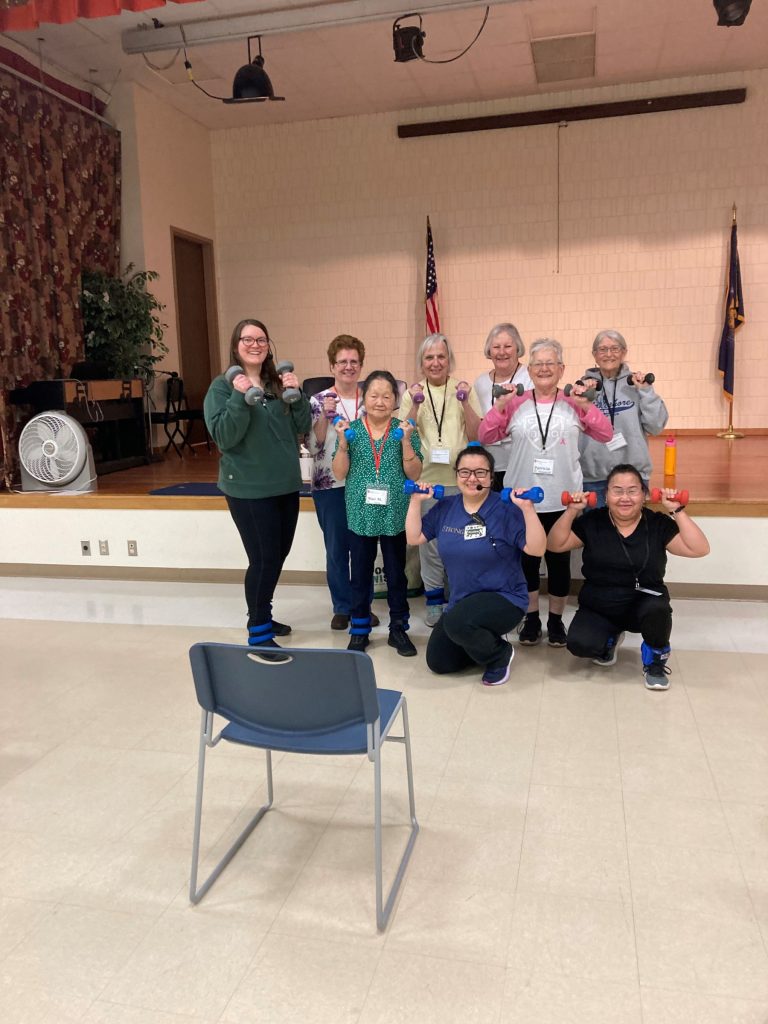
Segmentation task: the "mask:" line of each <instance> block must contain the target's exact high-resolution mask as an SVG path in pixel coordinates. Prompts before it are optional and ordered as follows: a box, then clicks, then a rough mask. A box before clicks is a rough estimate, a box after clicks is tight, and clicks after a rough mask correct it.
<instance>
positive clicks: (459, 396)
mask: <svg viewBox="0 0 768 1024" xmlns="http://www.w3.org/2000/svg"><path fill="white" fill-rule="evenodd" d="M468 398H469V384H468V383H467V382H466V381H465V380H460V381H459V386H458V387H457V388H456V400H457V401H459V402H466V400H467V399H468Z"/></svg>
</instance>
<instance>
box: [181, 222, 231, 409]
mask: <svg viewBox="0 0 768 1024" xmlns="http://www.w3.org/2000/svg"><path fill="white" fill-rule="evenodd" d="M171 238H172V241H173V279H174V288H175V293H176V324H177V331H178V341H179V373H180V374H181V376H182V377H183V379H184V390H185V392H186V394H187V399H188V401H189V406H190V408H192V409H200V408H202V405H203V399H204V398H205V395H206V392H207V391H208V387H209V385H210V383H211V380H212V378H213V377H215V376H216V374H217V373H219V370H220V367H219V363H220V362H221V355H220V353H219V338H218V316H217V311H216V285H215V275H214V264H213V242H212V241H211V240H210V239H209V238H200V237H199V236H198V235H192V234H189V233H188V232H185V231H180V230H178V229H177V228H171Z"/></svg>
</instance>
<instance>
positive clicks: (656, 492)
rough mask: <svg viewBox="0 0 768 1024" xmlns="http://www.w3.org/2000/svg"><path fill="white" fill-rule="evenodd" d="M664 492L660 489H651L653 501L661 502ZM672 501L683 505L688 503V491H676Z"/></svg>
mask: <svg viewBox="0 0 768 1024" xmlns="http://www.w3.org/2000/svg"><path fill="white" fill-rule="evenodd" d="M662 493H663V492H662V491H661V489H660V488H658V487H652V488H651V501H661V495H662ZM672 501H679V502H680V503H681V505H686V504H687V503H688V491H675V493H674V494H673V495H672Z"/></svg>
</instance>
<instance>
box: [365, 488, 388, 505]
mask: <svg viewBox="0 0 768 1024" xmlns="http://www.w3.org/2000/svg"><path fill="white" fill-rule="evenodd" d="M365 504H366V505H388V504H389V488H388V487H366V488H365Z"/></svg>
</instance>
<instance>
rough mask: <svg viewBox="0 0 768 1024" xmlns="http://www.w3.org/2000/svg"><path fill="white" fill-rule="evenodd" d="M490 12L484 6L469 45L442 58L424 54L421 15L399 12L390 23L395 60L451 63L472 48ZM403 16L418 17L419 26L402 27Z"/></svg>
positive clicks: (424, 34)
mask: <svg viewBox="0 0 768 1024" xmlns="http://www.w3.org/2000/svg"><path fill="white" fill-rule="evenodd" d="M490 13H491V8H490V7H486V8H485V14H484V15H483V21H482V24H481V25H480V28H479V29H478V30H477V34H476V35H475V38H474V39H473V40H472V42H471V43H470V44H469V46H465V47H464V49H463V50H462V51H461V53H457V54H455V55H454V56H453V57H446V58H445V59H444V60H430V59H429V58H428V57H425V56H424V53H423V46H424V40H425V39H426V36H427V33H426V32H425V31H424V30H423V29H422V27H421V15H420V14H419V13H418V11H415V12H414V13H413V14H401V15H400V17H399V18H396V19H395V21H394V22H393V24H392V45H393V47H394V50H395V62H396V63H397V64H402V63H404V62H405V61H407V60H416V59H418V60H423V61H424V63H425V64H452V63H453V62H454V61H455V60H458V59H459V57H463V56H464V54H465V53H467V52H468V51H469V50H471V49H472V47H473V46H474V45H475V43H476V42H477V40H478V39H479V38H480V33H481V32H482V31H483V29H484V28H485V23H486V22H487V21H488V15H489V14H490ZM403 18H418V19H419V27H418V28H417V27H416V26H415V25H406V26H404V27H402V26H401V25H400V22H401V21H402V20H403Z"/></svg>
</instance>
